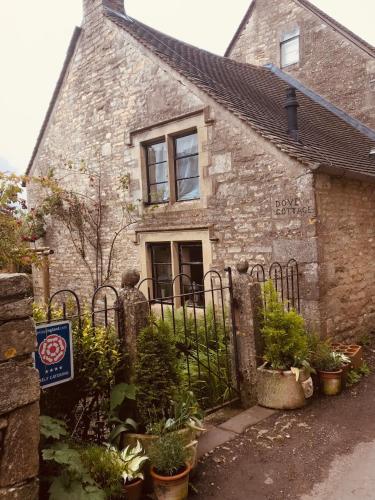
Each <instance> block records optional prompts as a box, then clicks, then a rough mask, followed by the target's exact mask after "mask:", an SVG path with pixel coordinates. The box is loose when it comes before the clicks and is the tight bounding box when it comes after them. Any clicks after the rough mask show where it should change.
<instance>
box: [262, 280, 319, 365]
mask: <svg viewBox="0 0 375 500" xmlns="http://www.w3.org/2000/svg"><path fill="white" fill-rule="evenodd" d="M264 303H265V306H264V310H263V316H264V322H263V327H262V330H261V332H262V335H263V339H264V359H265V361H267V362H268V363H269V364H270V365H271V367H272V368H273V369H275V370H289V369H290V368H291V367H296V368H299V367H303V365H304V362H306V361H307V360H308V359H309V340H308V335H307V333H306V329H305V322H304V320H303V318H302V316H300V315H299V314H298V313H297V312H296V311H295V310H293V309H291V310H290V311H286V310H285V308H284V304H283V303H282V302H281V301H280V300H279V296H278V293H277V291H276V290H275V288H274V285H273V283H272V281H271V280H270V281H268V282H267V283H265V285H264Z"/></svg>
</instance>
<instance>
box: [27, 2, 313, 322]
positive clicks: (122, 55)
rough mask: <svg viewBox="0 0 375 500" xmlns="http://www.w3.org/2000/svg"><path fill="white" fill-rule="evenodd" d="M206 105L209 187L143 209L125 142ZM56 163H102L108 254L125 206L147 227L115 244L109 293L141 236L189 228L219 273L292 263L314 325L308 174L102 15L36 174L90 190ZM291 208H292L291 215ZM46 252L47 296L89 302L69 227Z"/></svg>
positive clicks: (72, 74) (66, 87)
mask: <svg viewBox="0 0 375 500" xmlns="http://www.w3.org/2000/svg"><path fill="white" fill-rule="evenodd" d="M207 107H209V108H210V120H208V122H207V123H205V124H203V125H202V128H205V134H203V133H202V135H201V136H202V137H203V139H202V141H201V151H200V155H201V158H203V157H204V165H205V166H204V169H203V172H202V179H201V181H202V184H205V185H206V187H207V189H206V195H205V197H204V199H203V197H202V199H201V200H199V201H194V202H179V203H175V204H169V205H163V206H162V207H159V208H152V209H151V210H149V209H147V207H145V206H144V204H143V202H142V174H141V164H140V157H141V154H140V148H139V147H137V144H136V143H134V144H129V137H130V136H132V134H133V135H134V131H137V130H139V129H143V128H145V127H150V128H151V129H152V127H151V126H154V127H155V126H156V125H157V124H158V123H160V122H165V121H166V120H173V119H176V118H177V117H181V115H186V114H191V113H192V112H196V113H198V114H199V112H200V111H199V110H203V109H204V108H207ZM176 121H177V122H178V120H176ZM181 123H182V122H181ZM155 124H156V125H155ZM72 138H74V140H72ZM95 150H96V151H98V152H99V157H100V159H99V160H98V157H97V156H96V155H95ZM61 158H65V159H71V160H72V161H74V162H76V163H79V161H80V159H81V158H85V159H86V160H87V162H89V163H90V164H91V165H96V166H97V167H98V163H99V162H101V165H102V168H103V169H104V172H105V176H104V185H103V190H104V193H105V201H106V207H105V210H104V212H103V219H104V240H105V241H106V242H107V246H106V247H105V250H104V253H106V252H107V251H108V242H109V240H110V237H111V235H113V234H114V231H115V230H116V228H118V227H119V224H120V220H121V216H122V212H121V209H120V207H119V206H120V203H121V202H122V201H128V202H132V203H134V204H135V205H136V207H137V210H138V212H139V214H140V215H141V217H142V218H141V221H140V223H139V224H138V225H137V226H136V227H134V228H133V231H132V232H131V234H129V232H128V233H127V232H124V233H123V234H122V235H121V236H120V237H119V238H118V240H117V244H116V255H115V265H114V273H113V276H112V278H111V281H112V283H118V282H119V281H120V276H121V273H122V272H123V270H124V269H125V268H128V267H134V268H137V269H140V265H139V256H140V246H139V245H138V241H137V239H136V238H134V230H137V231H138V232H142V231H144V232H147V231H155V230H157V231H163V230H174V231H177V232H180V233H181V231H183V230H185V229H187V228H188V229H194V228H200V229H202V228H203V229H204V228H205V230H206V231H207V234H208V233H209V236H210V240H209V245H210V246H211V249H210V250H211V255H212V261H211V263H210V265H211V267H213V268H217V269H221V270H222V269H223V267H224V266H227V265H230V266H234V265H235V264H236V263H237V262H238V261H239V260H240V259H243V258H246V259H247V260H248V261H249V262H250V263H256V262H257V263H262V264H263V263H264V264H269V263H271V262H272V261H273V260H280V261H282V262H283V263H285V262H286V261H287V260H289V259H290V258H291V257H294V258H295V259H296V260H297V261H298V262H299V263H301V268H302V271H303V272H304V275H305V276H307V277H308V282H307V281H306V283H305V284H302V286H303V287H304V288H305V289H306V293H305V294H304V295H303V297H304V299H305V300H304V303H303V311H304V313H305V314H306V316H307V317H309V318H313V319H314V320H316V321H318V316H319V310H318V292H317V251H316V248H317V247H316V238H315V223H314V213H315V208H314V194H313V176H312V174H311V173H310V172H308V170H307V169H306V168H305V167H303V166H302V165H301V164H300V163H298V162H297V161H295V160H292V159H291V158H290V157H289V156H287V155H286V154H285V153H282V152H281V151H279V150H278V149H277V148H276V147H275V146H273V145H272V144H270V143H269V142H268V141H266V140H265V139H263V138H262V137H260V136H258V135H257V134H256V133H255V132H254V131H252V130H251V129H250V127H248V126H247V125H245V124H244V123H243V122H241V121H240V120H239V119H238V118H236V117H235V116H233V115H232V114H231V113H229V112H228V111H226V110H225V109H223V108H221V107H220V106H219V105H218V104H217V103H215V102H214V101H212V100H210V99H209V97H208V96H207V95H206V94H204V93H202V92H200V91H199V90H197V89H196V88H195V87H193V86H192V85H191V84H189V82H187V81H185V80H183V78H182V77H181V76H180V75H177V74H175V73H174V72H173V70H171V69H170V68H169V67H167V66H165V65H164V63H162V62H161V61H160V60H159V59H158V58H157V57H156V56H153V55H152V54H150V53H149V52H148V51H147V50H146V49H145V48H144V47H142V46H141V45H140V44H138V42H136V41H135V40H134V39H133V38H131V37H130V36H129V35H128V34H127V33H125V32H124V31H123V30H121V29H120V28H118V27H117V26H116V25H114V24H113V23H111V22H110V21H109V20H108V19H103V18H102V16H101V12H98V15H97V16H96V17H95V16H93V17H92V18H90V22H88V23H86V24H84V25H83V31H82V34H81V38H80V40H79V42H78V46H77V48H76V53H75V56H74V58H73V61H72V62H71V65H70V68H69V71H68V74H67V77H66V80H65V82H64V84H63V87H62V89H61V92H60V96H59V98H58V100H57V103H56V107H55V111H54V113H53V116H52V118H51V120H50V124H49V126H48V129H47V132H46V134H45V137H44V140H43V141H42V144H41V146H40V148H39V152H38V155H37V157H36V160H35V163H34V167H33V171H32V173H33V174H35V175H37V174H42V173H45V172H46V171H47V169H48V168H49V167H51V166H55V167H56V173H57V175H58V177H64V182H65V183H66V185H68V186H74V188H75V189H80V190H81V191H83V192H84V191H85V188H87V189H88V190H89V188H88V187H87V184H86V183H85V180H84V176H81V177H80V178H78V177H76V176H74V175H72V174H71V173H69V172H67V173H66V169H65V170H64V166H63V164H62V162H61ZM123 175H127V176H128V178H129V190H128V191H127V192H126V193H121V192H119V189H118V186H119V178H120V176H123ZM28 196H29V200H30V205H31V206H32V205H33V203H36V202H37V199H38V196H40V193H39V191H38V189H36V188H35V187H33V186H29V189H28ZM288 204H292V205H293V207H292V208H291V209H289V208H290V207H288ZM293 208H295V210H293ZM299 208H304V209H305V210H298V209H299ZM207 239H208V238H207ZM40 245H41V246H49V247H50V248H52V249H53V250H54V252H55V253H54V255H52V256H50V263H51V269H50V277H51V292H54V291H56V289H60V288H65V287H67V288H73V289H74V290H76V291H77V292H78V293H79V295H80V296H81V297H84V296H86V297H89V296H90V294H91V290H92V282H91V280H90V276H89V273H88V271H87V269H86V268H85V267H84V266H83V265H82V261H81V260H80V258H79V257H78V256H77V253H76V251H75V249H74V246H73V244H72V242H71V238H70V236H69V234H68V232H67V231H66V229H65V228H64V227H62V225H61V224H60V225H57V224H53V222H51V224H50V226H49V227H48V229H47V236H46V238H45V240H44V241H41V242H40ZM35 274H36V275H37V272H36V273H35ZM142 277H144V276H142ZM36 281H37V280H36ZM36 296H37V299H38V300H39V299H40V298H41V296H42V294H41V291H40V288H39V287H37V288H36Z"/></svg>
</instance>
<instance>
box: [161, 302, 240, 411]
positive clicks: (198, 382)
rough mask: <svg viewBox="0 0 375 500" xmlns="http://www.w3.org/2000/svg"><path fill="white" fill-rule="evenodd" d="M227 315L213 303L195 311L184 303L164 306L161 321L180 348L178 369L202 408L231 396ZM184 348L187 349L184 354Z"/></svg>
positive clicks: (216, 403)
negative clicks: (169, 306) (215, 308)
mask: <svg viewBox="0 0 375 500" xmlns="http://www.w3.org/2000/svg"><path fill="white" fill-rule="evenodd" d="M228 317H229V316H228V315H227V314H226V312H225V311H224V317H223V314H222V312H220V314H219V313H218V312H217V311H216V313H215V312H214V309H213V307H212V305H210V304H209V305H207V306H206V307H205V310H204V312H203V311H200V310H198V311H196V314H195V315H194V314H193V313H192V312H191V310H190V309H189V308H187V307H185V308H180V309H177V310H174V311H173V312H172V310H170V309H167V310H166V311H165V314H164V321H165V323H166V324H167V325H168V326H169V329H170V330H171V332H173V338H174V339H175V342H176V345H177V347H178V349H179V350H180V352H181V351H182V352H184V355H181V356H180V357H179V360H180V363H179V365H180V373H181V376H182V379H183V381H184V383H185V385H186V386H189V387H190V388H191V390H193V391H194V394H195V395H196V396H197V399H198V401H199V404H200V405H201V406H202V407H203V408H209V407H212V406H215V405H218V404H220V403H222V402H224V401H226V400H228V399H230V398H231V397H233V394H232V390H231V366H230V355H229V348H228V345H227V344H228V340H227V331H229V326H228V325H227V324H226V322H227V319H228ZM185 352H187V353H188V357H186V355H185Z"/></svg>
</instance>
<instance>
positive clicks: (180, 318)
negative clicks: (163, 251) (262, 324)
mask: <svg viewBox="0 0 375 500" xmlns="http://www.w3.org/2000/svg"><path fill="white" fill-rule="evenodd" d="M165 285H167V286H165ZM138 288H139V289H140V290H141V291H143V293H144V295H145V296H146V297H147V302H148V306H149V310H150V314H154V315H156V316H158V317H160V318H161V319H163V320H164V321H165V322H166V323H167V324H168V325H169V326H170V328H171V330H172V331H173V336H174V338H175V342H176V347H177V349H178V352H179V354H180V359H181V360H182V362H183V363H182V364H183V369H182V371H183V375H184V378H185V380H186V383H187V384H188V385H189V387H190V388H191V390H192V391H193V392H194V393H195V395H196V397H197V399H198V401H199V403H200V405H201V406H202V408H203V409H204V410H205V411H206V412H207V413H209V412H212V411H215V410H216V409H219V408H221V407H223V406H226V405H229V404H232V403H234V402H235V401H237V400H239V372H238V351H237V341H236V329H235V323H234V314H233V286H232V270H231V268H227V269H225V274H224V275H222V274H221V273H219V272H218V271H216V270H210V271H208V272H207V273H206V274H205V275H204V277H203V282H202V283H196V282H194V281H192V280H191V278H190V276H188V275H187V274H184V273H180V274H178V275H177V276H175V277H174V278H173V280H172V281H168V282H161V281H156V280H154V279H153V278H146V279H144V280H142V281H141V282H140V283H139V285H138ZM165 290H170V291H171V293H170V294H165V293H164V295H163V294H162V293H161V292H162V291H165Z"/></svg>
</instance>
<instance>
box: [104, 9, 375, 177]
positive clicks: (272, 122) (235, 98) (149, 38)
mask: <svg viewBox="0 0 375 500" xmlns="http://www.w3.org/2000/svg"><path fill="white" fill-rule="evenodd" d="M105 12H106V16H107V17H108V18H109V19H111V21H113V22H114V23H116V24H117V25H118V26H120V27H121V28H123V29H124V30H126V31H127V32H128V33H129V34H130V35H132V36H133V37H134V38H135V39H136V40H138V41H139V42H140V43H141V44H142V45H144V46H145V47H147V48H148V49H149V50H151V51H152V52H153V53H154V54H155V55H156V56H158V57H159V58H160V59H162V60H163V61H164V62H165V63H167V64H168V65H169V66H171V67H172V68H173V69H174V70H176V71H178V72H179V73H180V74H181V75H183V76H184V77H186V78H187V79H188V80H189V81H190V82H192V83H193V84H194V85H196V86H197V87H199V88H200V89H201V90H203V91H204V92H206V93H207V94H208V95H209V96H210V97H212V98H213V99H214V100H215V101H217V102H218V103H220V104H221V105H223V106H224V107H225V108H226V109H227V110H229V111H231V112H232V113H233V114H235V115H237V116H238V117H239V118H240V119H241V120H243V121H244V122H246V123H247V124H248V125H250V126H251V127H252V128H253V129H255V130H256V131H257V132H259V133H260V134H261V135H262V136H263V137H265V138H267V139H268V140H270V141H272V142H273V143H274V144H275V145H276V146H277V147H279V148H280V149H281V150H283V151H285V152H287V153H288V154H289V155H290V156H292V157H295V158H297V159H298V160H300V161H302V162H303V163H305V164H309V165H310V166H312V167H313V168H314V167H315V168H316V167H317V166H318V164H319V165H320V168H322V167H325V168H326V170H327V171H330V172H332V173H334V172H336V171H337V173H340V174H341V175H345V174H346V175H351V176H371V177H374V179H375V161H374V160H373V159H372V158H370V156H369V152H370V149H371V148H373V147H375V131H373V130H371V129H369V128H367V127H366V126H364V125H363V124H361V123H360V122H358V121H357V120H355V119H353V118H352V117H349V116H348V115H346V114H345V113H344V112H343V111H341V110H340V113H341V117H339V116H337V113H336V112H337V108H335V107H334V106H332V105H330V104H329V103H328V102H327V101H325V100H324V99H323V98H322V97H320V96H318V95H317V94H315V93H314V92H312V91H309V95H306V93H304V92H303V89H304V87H303V86H302V85H301V86H300V89H301V90H298V87H297V99H298V102H299V105H300V106H299V108H298V121H299V129H300V142H297V141H295V140H293V139H292V138H290V137H289V135H288V133H287V118H286V110H285V108H284V105H285V100H286V91H287V88H288V87H289V86H290V83H288V81H287V78H285V79H283V78H281V77H280V76H278V75H277V74H276V73H275V72H274V71H272V69H271V68H265V67H259V66H253V65H249V64H243V63H239V62H236V61H233V60H231V59H228V58H225V57H220V56H217V55H214V54H211V53H210V52H207V51H205V50H202V49H198V48H197V47H194V46H192V45H189V44H187V43H184V42H181V41H179V40H177V39H175V38H172V37H170V36H168V35H165V34H163V33H161V32H159V31H157V30H155V29H153V28H150V27H149V26H146V25H145V24H143V23H141V22H139V21H136V20H135V19H132V18H130V17H129V16H126V15H122V14H120V13H117V12H115V11H113V10H111V9H106V11H105ZM280 74H282V72H281V71H280V73H279V75H280ZM285 76H286V75H285ZM323 104H324V105H323Z"/></svg>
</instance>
